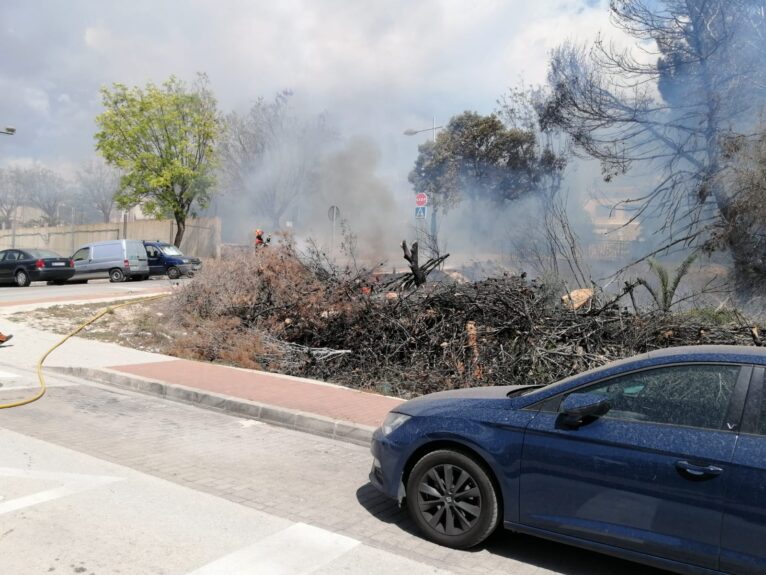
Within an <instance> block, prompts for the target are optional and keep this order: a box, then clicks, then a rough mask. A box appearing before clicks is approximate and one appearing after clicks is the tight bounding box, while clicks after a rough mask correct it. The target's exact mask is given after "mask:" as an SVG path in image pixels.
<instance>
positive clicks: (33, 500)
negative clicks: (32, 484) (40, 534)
mask: <svg viewBox="0 0 766 575" xmlns="http://www.w3.org/2000/svg"><path fill="white" fill-rule="evenodd" d="M3 477H20V478H24V479H42V480H48V481H57V482H60V483H63V484H64V485H60V486H59V487H54V488H53V489H46V490H45V491H38V492H37V493H33V494H32V495H26V496H24V497H16V498H15V499H9V500H8V501H3V502H2V503H0V515H3V514H4V513H10V512H12V511H18V510H19V509H24V508H25V507H31V506H33V505H38V504H40V503H45V502H46V501H53V500H54V499H59V498H61V497H67V496H68V495H73V494H75V493H79V492H81V491H87V490H88V489H93V488H94V487H99V486H101V485H107V484H109V483H114V482H115V481H122V478H121V477H110V476H106V475H82V474H79V473H58V472H46V471H30V470H28V469H15V468H12V467H0V479H2V478H3Z"/></svg>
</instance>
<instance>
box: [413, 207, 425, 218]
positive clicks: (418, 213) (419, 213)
mask: <svg viewBox="0 0 766 575" xmlns="http://www.w3.org/2000/svg"><path fill="white" fill-rule="evenodd" d="M415 219H416V220H425V219H426V206H415Z"/></svg>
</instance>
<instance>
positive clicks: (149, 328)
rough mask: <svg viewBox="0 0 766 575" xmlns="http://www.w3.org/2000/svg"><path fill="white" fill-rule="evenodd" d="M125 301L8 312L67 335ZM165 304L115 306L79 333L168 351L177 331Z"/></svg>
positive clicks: (45, 328)
mask: <svg viewBox="0 0 766 575" xmlns="http://www.w3.org/2000/svg"><path fill="white" fill-rule="evenodd" d="M124 303H125V302H124V301H114V302H106V303H103V302H100V303H97V304H83V305H57V306H52V307H48V308H41V309H37V310H32V311H24V312H19V313H15V314H12V315H11V316H9V319H10V320H11V321H14V322H18V323H26V324H27V325H30V326H32V327H35V328H37V329H42V330H45V331H49V332H52V333H60V334H62V335H66V334H68V333H70V332H71V331H72V330H74V329H76V328H77V327H79V326H80V325H81V324H82V323H84V322H86V321H87V320H89V319H90V318H92V317H93V316H95V315H96V314H98V313H99V312H101V311H103V310H104V309H105V308H110V307H112V306H116V305H119V304H124ZM162 307H163V305H162V302H148V303H139V304H134V305H130V306H125V307H120V308H117V309H114V310H113V311H112V312H111V313H107V314H106V315H104V316H103V317H101V318H100V319H99V320H98V321H96V322H95V323H93V324H91V325H89V326H88V327H86V328H85V329H84V330H83V331H81V332H80V333H79V334H78V336H79V337H84V338H87V339H95V340H98V341H105V342H110V343H117V344H120V345H124V346H126V347H132V348H136V349H141V350H144V351H152V352H158V353H165V349H166V347H167V346H168V344H169V343H170V342H172V341H173V340H174V337H175V335H177V332H175V331H174V330H173V329H171V328H170V326H168V325H167V321H166V319H167V318H166V317H165V314H164V313H163V311H162Z"/></svg>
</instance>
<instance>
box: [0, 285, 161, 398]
mask: <svg viewBox="0 0 766 575" xmlns="http://www.w3.org/2000/svg"><path fill="white" fill-rule="evenodd" d="M169 295H170V294H169V293H163V294H160V295H154V296H151V297H145V298H141V299H136V300H131V301H128V302H125V303H121V304H118V305H113V306H109V307H107V308H105V309H103V310H101V311H100V312H98V313H97V314H96V315H94V316H93V317H92V318H90V319H89V320H88V321H86V322H84V323H82V324H80V325H79V326H78V327H77V328H75V329H74V330H72V331H71V332H69V333H68V334H67V335H66V336H64V338H63V339H62V340H61V341H59V342H58V343H57V344H56V345H54V346H53V347H52V348H50V349H49V350H48V351H46V352H45V353H44V354H43V356H42V357H41V358H40V359H39V360H38V362H37V379H38V381H39V382H40V390H39V391H38V392H37V393H36V394H35V395H33V396H31V397H28V398H26V399H21V400H19V401H14V402H12V403H0V409H8V408H10V407H20V406H22V405H27V404H29V403H32V402H33V401H37V400H38V399H40V398H41V397H42V396H43V395H45V390H46V386H45V377H44V376H43V362H44V361H45V360H46V359H47V358H48V356H49V355H50V354H51V353H53V351H54V350H55V349H56V348H58V347H59V346H61V345H62V344H63V343H64V342H66V341H67V340H68V339H69V338H70V337H73V336H75V335H77V334H78V333H80V332H81V331H82V330H84V329H85V328H86V327H88V326H89V325H90V324H92V323H93V322H95V321H98V320H99V319H101V318H102V317H104V316H105V315H106V314H108V313H111V312H113V311H114V310H116V309H118V308H121V307H125V306H129V305H134V304H137V303H143V302H147V301H153V300H156V299H162V298H164V297H168V296H169Z"/></svg>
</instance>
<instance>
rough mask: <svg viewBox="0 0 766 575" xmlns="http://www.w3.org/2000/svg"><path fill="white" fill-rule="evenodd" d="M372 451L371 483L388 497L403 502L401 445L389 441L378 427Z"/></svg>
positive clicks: (373, 439) (371, 446)
mask: <svg viewBox="0 0 766 575" xmlns="http://www.w3.org/2000/svg"><path fill="white" fill-rule="evenodd" d="M370 451H371V452H372V469H371V470H370V475H369V479H370V483H371V484H372V485H373V487H375V488H376V489H377V490H378V491H381V492H382V493H383V494H384V495H386V496H387V497H390V498H391V499H396V500H398V501H399V503H401V501H402V499H404V485H403V484H402V481H401V478H402V471H403V467H404V461H403V459H404V458H403V457H402V450H401V447H398V446H397V445H395V444H394V443H392V442H391V441H389V440H388V438H387V437H386V436H384V435H383V433H382V431H381V430H380V429H377V430H375V433H374V434H373V436H372V443H371V445H370Z"/></svg>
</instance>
